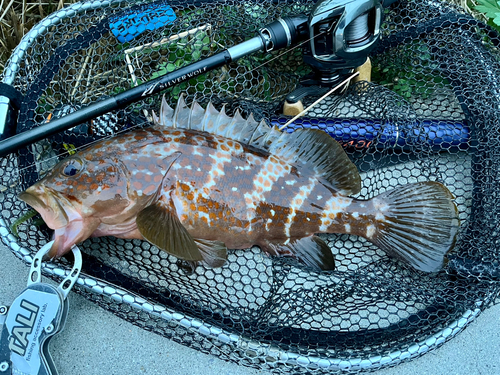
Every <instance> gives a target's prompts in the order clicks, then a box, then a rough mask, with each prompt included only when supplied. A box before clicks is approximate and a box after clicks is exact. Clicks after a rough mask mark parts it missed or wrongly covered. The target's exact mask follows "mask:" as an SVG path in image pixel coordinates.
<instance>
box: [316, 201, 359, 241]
mask: <svg viewBox="0 0 500 375" xmlns="http://www.w3.org/2000/svg"><path fill="white" fill-rule="evenodd" d="M351 203H352V199H351V198H346V197H342V196H338V195H334V196H333V197H331V198H330V199H329V200H328V201H327V202H326V204H325V209H324V211H323V213H322V214H321V225H320V227H319V230H320V232H323V233H325V232H326V231H327V230H328V227H329V226H330V225H332V223H333V222H332V220H333V219H334V218H335V217H336V216H337V215H338V214H342V213H344V212H346V211H347V208H348V207H349V206H350V205H351Z"/></svg>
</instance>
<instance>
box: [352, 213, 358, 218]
mask: <svg viewBox="0 0 500 375" xmlns="http://www.w3.org/2000/svg"><path fill="white" fill-rule="evenodd" d="M351 215H352V217H353V218H355V219H357V218H358V217H359V212H353V213H352V214H351Z"/></svg>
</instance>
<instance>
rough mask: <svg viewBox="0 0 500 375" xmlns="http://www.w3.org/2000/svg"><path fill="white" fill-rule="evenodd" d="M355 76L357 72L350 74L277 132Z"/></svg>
mask: <svg viewBox="0 0 500 375" xmlns="http://www.w3.org/2000/svg"><path fill="white" fill-rule="evenodd" d="M357 75H359V72H356V73H354V74H352V75H351V76H349V77H347V78H346V79H345V80H343V81H342V82H340V83H339V84H338V85H337V86H335V87H334V88H333V89H331V90H330V91H328V92H327V93H326V94H325V95H323V96H322V97H321V98H319V99H318V100H316V101H315V102H314V103H313V104H311V105H310V106H309V107H307V108H306V109H304V110H303V111H302V112H300V113H299V114H298V115H296V116H295V117H293V118H292V119H290V120H289V121H288V122H287V123H286V124H285V125H283V126H282V127H280V128H279V130H283V129H284V128H286V127H287V126H288V125H290V124H291V123H292V122H294V121H295V120H297V119H298V118H299V117H300V116H302V115H303V114H304V113H306V112H307V111H309V110H310V109H311V108H313V107H314V106H316V105H317V104H318V103H319V102H321V101H322V100H324V99H325V98H326V97H328V96H330V95H331V94H332V93H333V92H334V91H335V90H337V89H338V88H339V87H342V86H343V85H345V84H346V83H348V82H349V81H350V80H351V79H353V78H354V77H356V76H357Z"/></svg>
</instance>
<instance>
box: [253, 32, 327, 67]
mask: <svg viewBox="0 0 500 375" xmlns="http://www.w3.org/2000/svg"><path fill="white" fill-rule="evenodd" d="M325 33H326V31H322V32H320V33H319V34H316V35H314V36H313V37H312V38H309V39H307V40H304V41H303V42H300V43H299V44H297V45H296V46H294V47H292V48H290V49H289V50H287V51H285V52H283V53H280V54H279V55H277V56H275V57H273V58H272V59H270V60H268V61H266V62H265V63H263V64H261V65H259V66H257V67H256V68H253V69H252V70H250V71H249V72H248V73H247V74H249V73H252V72H254V71H256V70H257V69H259V68H262V67H263V66H265V65H267V64H269V63H270V62H271V61H274V60H276V59H277V58H279V57H281V56H283V55H286V54H287V53H290V52H293V51H294V50H295V49H296V48H299V47H300V46H302V45H303V44H305V43H307V42H310V41H311V40H313V39H314V38H317V37H319V36H321V35H323V34H325Z"/></svg>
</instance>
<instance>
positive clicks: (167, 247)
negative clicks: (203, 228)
mask: <svg viewBox="0 0 500 375" xmlns="http://www.w3.org/2000/svg"><path fill="white" fill-rule="evenodd" d="M136 223H137V228H138V229H139V231H140V232H141V234H142V236H143V237H144V238H145V239H146V240H147V241H149V242H151V243H152V244H154V245H156V246H157V247H158V248H160V249H161V250H164V251H166V252H167V253H169V254H171V255H174V256H176V257H178V258H180V259H184V260H187V261H201V260H204V257H203V255H202V254H201V252H200V250H199V249H198V245H197V244H196V242H195V241H194V239H193V237H192V236H191V235H190V234H189V233H188V231H187V230H186V228H185V227H184V226H183V225H182V224H181V222H180V221H179V218H178V217H177V215H175V213H173V212H172V211H171V210H169V209H168V208H167V207H165V206H164V205H163V204H162V202H161V201H160V202H157V203H156V204H154V205H151V206H148V207H146V208H145V209H144V210H142V211H141V212H139V214H138V215H137V219H136Z"/></svg>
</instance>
